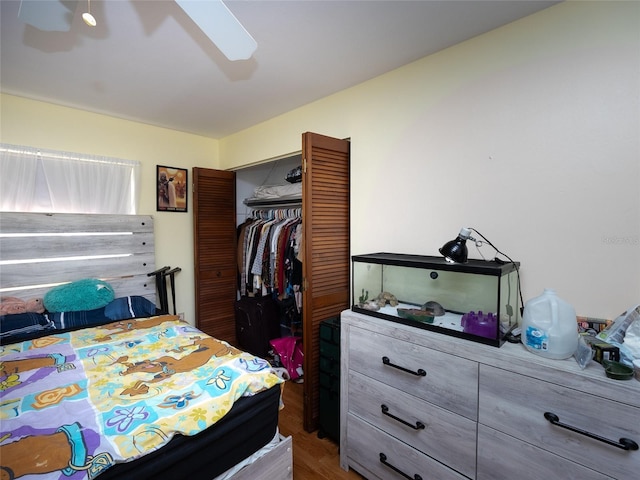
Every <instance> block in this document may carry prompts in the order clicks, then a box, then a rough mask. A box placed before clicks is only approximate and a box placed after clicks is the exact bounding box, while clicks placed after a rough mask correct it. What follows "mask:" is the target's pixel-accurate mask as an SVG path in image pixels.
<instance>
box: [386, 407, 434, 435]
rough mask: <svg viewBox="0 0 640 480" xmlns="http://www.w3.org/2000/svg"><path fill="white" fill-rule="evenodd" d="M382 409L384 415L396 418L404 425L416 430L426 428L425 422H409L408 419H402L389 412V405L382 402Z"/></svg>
mask: <svg viewBox="0 0 640 480" xmlns="http://www.w3.org/2000/svg"><path fill="white" fill-rule="evenodd" d="M380 409H381V410H382V413H383V414H384V415H386V416H387V417H391V418H393V419H394V420H396V421H398V422H400V423H402V424H403V425H406V426H407V427H411V428H413V429H414V430H424V423H422V422H418V421H417V422H416V423H415V425H414V424H413V423H411V422H407V421H406V420H403V419H401V418H400V417H396V416H395V415H393V414H391V413H389V407H387V406H386V405H384V404H382V405H380Z"/></svg>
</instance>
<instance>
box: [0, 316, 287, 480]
mask: <svg viewBox="0 0 640 480" xmlns="http://www.w3.org/2000/svg"><path fill="white" fill-rule="evenodd" d="M0 348H1V349H2V351H1V353H0V394H1V397H0V478H3V479H4V478H26V479H29V478H33V479H43V478H47V479H48V478H51V479H53V478H55V479H69V480H79V479H84V478H89V479H91V478H95V477H96V476H98V475H99V474H100V473H101V472H102V471H104V470H105V469H107V468H109V467H110V466H111V465H113V464H114V463H116V462H127V461H131V460H133V459H135V458H137V457H140V456H142V455H144V454H145V453H146V452H149V451H152V450H156V449H158V448H160V447H162V446H163V445H164V444H166V443H167V442H168V441H169V440H170V439H171V438H172V437H173V436H174V435H175V434H177V433H181V434H183V435H194V434H196V433H198V432H200V431H202V430H204V429H206V428H207V427H209V426H211V425H213V424H214V423H216V421H218V420H219V419H220V418H222V417H223V416H224V415H225V414H226V413H227V412H228V411H229V410H230V409H231V407H232V405H233V403H234V402H235V401H236V400H237V399H238V398H240V397H242V396H246V395H253V394H255V393H258V392H260V391H262V390H265V389H267V388H270V387H272V386H274V385H276V384H279V383H281V382H282V380H281V379H280V378H278V377H277V376H276V375H274V374H273V373H271V368H270V365H269V364H268V363H267V362H266V361H265V360H263V359H260V358H258V357H255V356H253V355H251V354H249V353H245V352H240V351H239V350H236V349H235V348H233V347H231V346H229V345H228V344H227V343H225V342H221V341H218V340H215V339H213V338H212V337H210V336H208V335H206V334H204V333H202V332H201V331H200V330H197V329H196V328H194V327H192V326H190V325H189V324H187V323H184V322H181V321H179V319H178V318H177V317H176V316H172V315H171V316H170V315H167V316H160V317H152V318H149V319H138V320H124V321H120V322H115V323H111V324H108V325H104V326H101V327H95V328H87V329H83V330H78V331H75V332H69V333H61V334H56V335H50V336H47V337H42V338H40V339H37V340H33V341H27V342H22V343H16V344H12V345H5V346H4V347H0ZM31 475H33V477H32V476H31Z"/></svg>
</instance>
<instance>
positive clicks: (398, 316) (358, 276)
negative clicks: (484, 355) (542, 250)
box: [351, 253, 522, 347]
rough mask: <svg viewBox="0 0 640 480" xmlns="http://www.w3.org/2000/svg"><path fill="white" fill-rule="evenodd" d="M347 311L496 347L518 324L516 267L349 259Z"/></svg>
mask: <svg viewBox="0 0 640 480" xmlns="http://www.w3.org/2000/svg"><path fill="white" fill-rule="evenodd" d="M351 261H352V284H351V285H352V292H351V293H352V295H351V309H352V310H353V311H354V312H358V313H362V314H365V315H371V316H374V317H378V318H382V319H384V320H389V321H392V322H397V323H403V324H405V325H410V326H412V327H416V328H422V329H426V330H432V331H435V332H439V333H443V334H446V335H452V336H455V337H459V338H464V339H467V340H472V341H475V342H480V343H484V344H487V345H493V346H496V347H500V346H501V345H502V344H503V343H504V342H505V341H506V340H507V338H508V337H509V336H510V334H511V331H512V330H513V329H514V328H515V327H517V326H518V323H519V322H520V313H521V310H520V307H521V306H522V305H520V282H519V279H518V275H519V271H518V270H519V268H520V264H519V262H500V261H496V260H492V261H485V260H469V261H468V262H467V263H463V264H458V263H450V262H448V261H447V260H445V259H444V258H443V257H433V256H423V255H407V254H399V253H371V254H367V255H354V256H352V257H351Z"/></svg>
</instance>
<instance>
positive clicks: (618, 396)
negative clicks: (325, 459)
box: [340, 310, 640, 480]
mask: <svg viewBox="0 0 640 480" xmlns="http://www.w3.org/2000/svg"><path fill="white" fill-rule="evenodd" d="M341 326H342V332H341V348H342V351H341V391H342V396H341V424H340V430H341V432H340V433H341V436H340V447H341V448H340V464H341V466H342V468H344V469H348V468H353V469H354V470H356V471H358V472H359V473H360V474H362V475H364V476H365V477H366V478H369V479H381V480H382V479H384V480H389V479H396V478H397V479H403V478H410V479H414V480H415V479H420V478H421V479H423V480H427V479H438V480H447V479H465V478H466V479H472V480H489V479H491V480H501V479H504V480H506V479H514V478H517V479H518V480H541V479H544V480H546V479H547V478H576V479H580V480H595V479H612V478H614V479H620V480H623V479H632V478H637V474H638V472H640V450H635V449H634V448H635V445H636V444H640V382H639V381H636V380H627V381H616V380H612V379H609V378H607V377H606V375H605V373H604V370H603V368H602V366H601V365H599V364H597V363H595V362H592V363H591V364H590V365H589V366H588V367H587V368H586V369H584V370H580V368H579V366H578V364H577V363H576V362H575V360H574V359H572V358H571V359H566V360H553V359H549V358H545V357H540V356H538V355H535V354H532V353H531V352H529V351H527V350H526V349H525V347H524V346H523V345H521V344H505V345H503V346H502V348H500V349H496V348H493V347H491V346H487V345H483V344H480V343H475V342H468V341H465V340H463V339H460V338H455V337H452V336H448V335H442V334H440V333H436V332H432V331H428V330H423V329H419V328H414V327H411V326H409V325H404V324H399V323H394V322H388V321H385V320H382V319H379V318H375V317H371V316H367V315H362V314H360V313H356V312H353V311H351V310H346V311H344V312H342V315H341Z"/></svg>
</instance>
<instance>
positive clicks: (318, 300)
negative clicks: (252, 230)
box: [302, 133, 351, 432]
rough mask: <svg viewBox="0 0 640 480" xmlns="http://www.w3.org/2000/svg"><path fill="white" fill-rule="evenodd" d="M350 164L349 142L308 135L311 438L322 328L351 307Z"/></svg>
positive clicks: (306, 301) (306, 336)
mask: <svg viewBox="0 0 640 480" xmlns="http://www.w3.org/2000/svg"><path fill="white" fill-rule="evenodd" d="M349 159H350V143H349V141H347V140H340V139H337V138H331V137H326V136H323V135H318V134H316V133H305V134H303V136H302V162H303V177H302V190H303V195H302V226H303V227H302V228H303V239H302V240H303V242H304V249H305V251H304V257H303V262H302V263H303V265H302V274H303V287H304V290H303V291H304V293H303V301H302V302H303V311H302V315H303V320H302V322H303V327H302V328H303V343H304V365H303V368H304V422H303V423H304V429H305V430H306V431H308V432H312V431H314V430H317V428H318V416H319V410H320V408H319V403H320V400H319V383H320V382H319V360H320V323H321V322H322V321H323V320H326V319H327V318H330V317H334V316H336V315H338V314H339V313H340V312H341V311H342V310H344V309H346V308H349V306H350V305H349V304H350V300H349V297H350V292H349V279H350V264H351V259H350V255H349V246H350V243H349V242H350V240H349V186H350V181H349V163H350V162H349Z"/></svg>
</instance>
